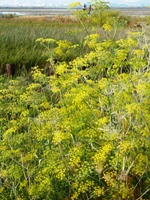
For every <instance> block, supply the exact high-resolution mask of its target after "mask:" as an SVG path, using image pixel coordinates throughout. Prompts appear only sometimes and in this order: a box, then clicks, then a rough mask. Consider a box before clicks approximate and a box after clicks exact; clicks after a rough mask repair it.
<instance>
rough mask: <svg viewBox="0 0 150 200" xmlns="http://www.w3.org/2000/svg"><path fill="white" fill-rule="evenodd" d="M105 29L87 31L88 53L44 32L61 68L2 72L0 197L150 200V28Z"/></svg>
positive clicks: (44, 41) (42, 40) (39, 43)
mask: <svg viewBox="0 0 150 200" xmlns="http://www.w3.org/2000/svg"><path fill="white" fill-rule="evenodd" d="M82 25H83V26H84V24H82ZM103 31H104V32H105V35H106V37H105V38H103V37H102V38H101V34H99V32H96V31H95V33H92V34H89V33H88V34H87V35H85V36H84V37H83V41H82V45H83V48H84V50H85V51H84V52H81V51H80V44H79V43H75V42H71V41H69V40H66V39H61V38H58V39H57V38H56V39H54V38H42V37H40V38H39V39H37V40H36V44H35V45H37V46H41V48H42V49H43V52H45V53H46V55H48V52H49V61H50V62H51V64H52V65H51V67H52V70H53V75H51V76H47V75H46V74H45V71H44V70H43V69H42V68H40V67H38V66H36V67H34V68H32V72H31V77H22V76H20V77H16V78H15V79H11V78H9V79H6V77H5V76H1V77H0V151H1V154H0V198H1V199H4V200H5V199H10V200H11V199H12V200H13V199H16V200H19V199H22V200H23V199H24V200H28V199H29V200H31V199H32V200H38V199H45V200H50V199H51V200H69V199H70V200H89V199H91V200H98V199H101V200H110V199H111V200H116V199H117V200H148V199H149V196H150V153H149V152H150V112H149V111H150V104H149V99H150V71H149V56H150V54H149V53H150V49H149V44H150V41H149V27H143V28H142V29H141V31H138V32H137V31H136V32H135V31H134V32H133V31H132V32H131V31H130V32H128V33H127V35H126V36H124V38H118V39H117V38H116V37H115V35H116V33H117V31H118V29H116V26H115V27H114V26H113V25H111V24H109V23H105V24H103ZM114 34H115V35H114ZM44 48H45V51H44ZM75 52H80V55H79V56H74V54H75ZM55 57H57V58H58V62H57V63H55V64H54V63H52V61H53V59H54V58H55ZM69 57H70V58H71V59H68V58H69Z"/></svg>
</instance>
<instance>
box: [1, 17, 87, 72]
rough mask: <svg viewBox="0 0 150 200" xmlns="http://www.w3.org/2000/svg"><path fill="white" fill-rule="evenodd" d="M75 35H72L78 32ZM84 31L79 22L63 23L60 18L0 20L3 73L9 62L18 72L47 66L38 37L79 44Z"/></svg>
mask: <svg viewBox="0 0 150 200" xmlns="http://www.w3.org/2000/svg"><path fill="white" fill-rule="evenodd" d="M78 30H80V33H79V34H73V35H71V33H73V32H74V33H78ZM84 35H85V31H84V30H83V31H82V29H81V25H79V23H77V22H76V23H74V22H68V20H67V23H66V21H65V22H64V20H63V19H61V18H59V17H58V18H56V20H55V21H52V20H49V19H47V18H43V17H38V18H32V17H31V18H13V19H1V20H0V46H1V48H0V71H1V73H2V72H3V70H4V67H5V64H6V63H15V64H16V65H17V69H18V70H20V69H22V68H23V67H25V68H26V69H27V70H28V69H30V68H31V67H32V66H35V65H41V64H43V63H45V61H46V59H47V58H48V56H46V55H44V48H43V47H42V46H41V45H40V44H39V43H36V42H35V41H36V39H38V38H54V39H57V40H63V39H64V40H65V39H67V40H69V41H71V42H73V43H75V42H79V43H80V41H81V40H82V37H84Z"/></svg>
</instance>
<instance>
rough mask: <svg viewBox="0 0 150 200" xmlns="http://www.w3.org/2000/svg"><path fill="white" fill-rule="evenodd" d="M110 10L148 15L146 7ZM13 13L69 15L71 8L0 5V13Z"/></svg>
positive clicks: (18, 14)
mask: <svg viewBox="0 0 150 200" xmlns="http://www.w3.org/2000/svg"><path fill="white" fill-rule="evenodd" d="M111 10H117V11H120V12H121V13H122V14H123V15H129V16H141V17H144V16H148V15H150V8H147V7H132V8H131V7H124V8H111ZM4 14H14V15H17V16H21V15H25V16H53V15H71V14H72V10H69V9H68V8H56V7H55V8H52V7H50V8H39V7H37V8H29V7H28V8H23V7H16V8H15V7H12V8H11V7H8V8H4V7H0V15H4Z"/></svg>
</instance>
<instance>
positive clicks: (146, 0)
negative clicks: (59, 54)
mask: <svg viewBox="0 0 150 200" xmlns="http://www.w3.org/2000/svg"><path fill="white" fill-rule="evenodd" d="M77 1H79V0H0V6H61V5H68V4H69V3H72V2H77ZM89 1H90V0H89ZM80 2H81V3H82V4H83V3H87V2H88V0H80ZM108 2H109V3H110V5H112V6H115V5H116V6H117V5H118V6H120V5H123V6H124V5H125V6H148V5H150V0H108Z"/></svg>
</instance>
